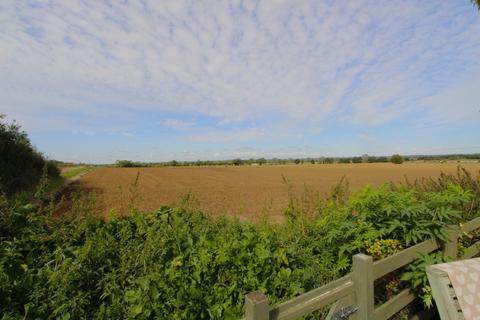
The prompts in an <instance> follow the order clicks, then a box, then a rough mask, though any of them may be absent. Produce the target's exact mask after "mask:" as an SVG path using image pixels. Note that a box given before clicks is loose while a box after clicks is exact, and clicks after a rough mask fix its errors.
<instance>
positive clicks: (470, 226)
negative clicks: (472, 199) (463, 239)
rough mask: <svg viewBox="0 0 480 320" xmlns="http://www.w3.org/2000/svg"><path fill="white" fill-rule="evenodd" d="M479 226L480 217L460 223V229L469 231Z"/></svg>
mask: <svg viewBox="0 0 480 320" xmlns="http://www.w3.org/2000/svg"><path fill="white" fill-rule="evenodd" d="M478 228H480V217H478V218H475V219H473V220H470V221H469V222H467V223H465V224H463V225H461V229H462V231H465V232H470V231H473V230H476V229H478Z"/></svg>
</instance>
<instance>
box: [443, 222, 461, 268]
mask: <svg viewBox="0 0 480 320" xmlns="http://www.w3.org/2000/svg"><path fill="white" fill-rule="evenodd" d="M459 237H460V228H459V226H457V225H449V226H447V242H446V243H445V244H444V245H443V253H444V254H445V255H446V256H447V257H451V258H453V259H454V260H457V258H458V251H457V250H458V238H459Z"/></svg>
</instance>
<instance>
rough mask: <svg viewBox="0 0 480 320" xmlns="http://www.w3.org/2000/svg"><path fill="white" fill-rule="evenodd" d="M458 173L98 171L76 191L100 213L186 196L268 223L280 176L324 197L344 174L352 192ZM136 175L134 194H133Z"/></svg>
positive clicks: (471, 166)
mask: <svg viewBox="0 0 480 320" xmlns="http://www.w3.org/2000/svg"><path fill="white" fill-rule="evenodd" d="M462 166H463V167H464V168H465V169H467V170H468V171H470V172H471V173H472V174H475V175H476V174H478V173H479V170H480V163H464V164H462ZM456 171H457V164H455V163H405V164H402V165H394V164H390V163H383V164H330V165H318V164H316V165H281V166H280V165H279V166H239V167H233V166H228V167H223V166H222V167H221V166H217V167H156V168H99V169H97V170H95V171H94V172H91V173H89V174H87V175H86V176H84V177H82V178H81V179H80V183H79V186H80V187H81V188H82V189H86V190H91V191H94V192H95V193H96V195H97V201H96V205H97V208H98V209H99V210H102V211H103V212H107V211H108V210H109V209H110V208H116V209H117V210H118V211H120V212H123V211H125V210H126V208H128V205H129V203H131V200H132V199H137V200H135V201H136V202H137V207H139V208H140V209H141V210H154V209H156V208H159V207H160V206H162V205H178V204H180V203H181V199H182V197H184V196H185V195H186V194H189V193H190V194H192V195H194V198H195V199H196V200H197V201H198V207H199V208H200V209H201V210H202V211H205V212H208V213H212V214H226V215H230V216H232V215H234V216H238V217H240V218H243V219H249V220H258V219H259V218H260V217H261V216H262V214H266V215H268V217H269V219H270V220H272V221H278V220H281V219H282V210H283V209H284V208H285V207H286V205H287V203H288V197H289V187H288V186H287V185H286V184H285V182H284V179H283V177H285V178H286V179H287V180H288V181H289V185H290V186H291V190H292V191H293V192H294V193H295V194H297V195H300V194H302V193H303V192H304V190H305V186H306V187H308V189H309V190H311V191H314V192H318V193H319V194H320V195H321V196H324V197H325V196H327V195H328V194H329V193H330V191H331V189H332V187H333V186H335V185H336V184H337V183H338V182H339V181H340V179H341V178H342V176H344V175H345V176H346V177H347V179H348V181H349V183H350V190H356V189H359V188H360V187H363V186H365V185H366V184H372V185H374V186H378V185H380V184H382V183H385V182H390V181H404V179H405V177H408V179H410V180H414V179H417V178H421V177H436V176H439V175H440V173H441V172H445V173H456ZM137 173H139V180H138V191H137V192H134V191H133V192H132V190H131V186H132V184H133V183H134V181H135V179H136V176H137ZM136 195H137V196H136Z"/></svg>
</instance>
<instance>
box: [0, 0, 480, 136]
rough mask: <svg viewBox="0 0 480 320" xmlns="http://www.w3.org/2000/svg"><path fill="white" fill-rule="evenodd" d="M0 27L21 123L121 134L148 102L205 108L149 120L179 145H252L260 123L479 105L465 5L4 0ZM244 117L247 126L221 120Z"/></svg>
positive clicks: (479, 65) (474, 43)
mask: <svg viewBox="0 0 480 320" xmlns="http://www.w3.org/2000/svg"><path fill="white" fill-rule="evenodd" d="M0 28H1V30H2V32H1V33H0V87H2V89H3V90H2V94H1V95H0V108H1V109H0V112H6V113H7V114H9V115H11V116H12V117H15V118H17V119H19V120H20V121H22V120H25V121H26V122H27V128H33V129H34V130H37V129H42V127H43V129H50V128H52V127H53V126H52V123H55V126H54V127H56V128H66V129H67V128H68V129H70V130H78V131H88V130H92V131H93V130H96V131H101V130H100V129H99V128H96V127H95V126H94V125H92V124H91V123H92V121H89V120H88V119H94V118H97V117H99V116H101V117H102V119H108V115H115V117H114V120H112V121H115V122H114V123H113V124H112V125H111V126H112V127H111V128H107V130H109V131H115V132H120V133H121V132H123V131H122V129H119V128H123V127H126V128H124V129H123V130H131V131H134V129H135V128H132V125H131V123H130V122H129V119H128V114H129V112H130V113H137V112H142V111H145V110H148V111H149V112H158V114H160V115H162V117H159V118H163V117H164V115H165V114H168V115H170V116H173V117H175V116H176V115H172V114H177V115H178V114H179V115H182V117H181V118H184V117H185V116H186V117H187V118H188V117H192V114H195V115H198V116H200V117H201V116H207V117H213V118H214V119H215V121H214V122H215V123H217V124H218V125H217V126H211V127H210V128H203V129H202V128H199V124H198V123H195V122H193V121H185V120H179V119H177V118H169V119H166V120H164V121H163V122H161V125H163V126H166V127H169V128H172V129H176V130H186V129H189V130H191V131H194V132H193V133H192V134H191V136H189V139H190V140H191V141H193V142H239V141H256V140H259V139H260V140H261V139H266V138H269V137H271V136H272V135H266V134H265V132H269V131H270V129H271V128H266V126H265V125H262V123H264V122H269V123H275V132H276V134H279V135H281V134H282V133H283V134H288V133H291V132H294V131H295V129H292V127H296V128H299V129H300V131H301V130H304V129H305V128H313V127H315V126H322V125H323V124H324V123H327V124H331V123H332V122H334V121H339V122H341V123H345V122H347V123H352V122H353V123H360V124H364V125H367V126H373V125H377V124H384V123H389V122H391V121H394V120H395V119H399V118H402V117H405V116H408V115H412V114H413V115H416V114H417V113H418V112H419V110H420V111H421V115H422V117H425V119H421V121H432V122H438V121H443V122H445V123H451V122H452V121H460V119H465V118H470V119H471V118H472V117H469V115H471V112H472V108H473V107H472V105H471V103H470V102H472V101H475V100H476V101H479V100H478V98H479V97H478V94H477V93H476V92H477V90H475V89H474V88H477V87H478V85H479V84H478V80H476V81H475V79H478V72H479V71H480V60H479V59H478V56H479V55H480V41H478V36H477V35H478V34H480V20H479V19H478V12H476V11H475V10H474V9H473V8H471V6H470V3H469V2H468V1H465V3H463V4H459V3H458V2H457V1H440V2H431V1H403V2H398V1H387V0H385V1H380V2H375V3H372V2H368V1H360V0H359V1H350V2H341V1H333V2H332V1H330V2H327V1H317V0H302V1H288V0H277V1H262V2H256V1H242V2H238V3H236V2H235V3H232V2H230V1H220V2H215V4H214V5H213V4H212V2H211V1H193V2H191V1H180V0H179V1H143V2H137V1H133V2H124V3H121V4H120V3H117V4H109V3H107V2H103V1H80V0H78V1H76V0H72V1H48V2H47V1H44V2H40V1H38V2H35V3H34V4H33V5H32V4H31V3H30V2H25V1H15V0H6V1H2V2H1V3H0ZM469 79H470V80H469ZM471 79H473V80H471ZM468 81H475V82H474V83H475V85H473V84H472V85H471V86H468ZM464 85H466V86H467V87H468V88H470V89H468V90H467V89H462V88H463V87H464ZM472 88H473V89H472ZM466 96H468V101H467V102H468V103H463V104H462V103H458V101H460V100H462V99H464V98H465V97H466ZM453 104H455V111H452V110H453V109H452V108H451V105H453ZM72 112H73V113H72ZM122 112H123V113H124V114H125V116H124V117H123V120H122V121H120V120H119V119H120V118H121V117H120V116H118V114H122ZM69 113H70V114H69ZM78 113H81V114H82V115H83V116H84V119H83V120H82V121H77V118H76V116H74V115H72V114H75V115H77V114H78ZM52 114H54V115H52ZM460 115H462V116H461V117H460ZM192 118H193V117H192ZM51 119H54V120H51ZM117 121H118V122H117ZM153 121H154V122H155V121H157V120H153ZM249 121H255V122H257V123H259V124H258V125H257V126H251V127H249V128H247V129H238V130H235V129H232V127H230V126H233V125H234V124H235V123H237V122H244V123H248V122H249ZM419 121H420V120H419ZM198 122H199V123H200V122H201V121H198ZM104 123H105V125H106V126H109V125H110V124H108V121H104ZM92 126H93V127H92ZM218 126H220V127H222V128H221V129H219V128H218ZM259 128H262V129H259ZM282 128H283V129H282ZM134 132H135V131H134ZM302 133H303V132H300V134H302ZM123 134H124V135H125V134H128V131H125V132H124V133H123Z"/></svg>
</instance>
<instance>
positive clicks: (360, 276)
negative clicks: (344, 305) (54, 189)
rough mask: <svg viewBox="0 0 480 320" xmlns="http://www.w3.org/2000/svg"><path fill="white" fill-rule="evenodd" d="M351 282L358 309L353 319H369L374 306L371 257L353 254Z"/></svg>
mask: <svg viewBox="0 0 480 320" xmlns="http://www.w3.org/2000/svg"><path fill="white" fill-rule="evenodd" d="M353 282H354V287H355V301H356V302H357V307H358V310H357V312H356V313H355V314H354V317H353V319H358V320H371V319H372V317H373V310H374V307H375V301H374V286H373V282H374V277H373V258H372V257H371V256H367V255H365V254H362V253H359V254H356V255H354V256H353Z"/></svg>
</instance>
